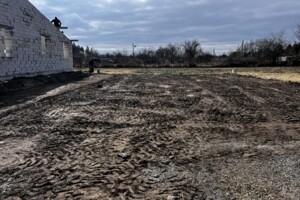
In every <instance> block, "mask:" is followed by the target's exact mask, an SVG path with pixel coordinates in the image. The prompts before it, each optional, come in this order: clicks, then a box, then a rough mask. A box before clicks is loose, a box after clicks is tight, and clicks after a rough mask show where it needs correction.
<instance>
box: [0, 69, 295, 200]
mask: <svg viewBox="0 0 300 200" xmlns="http://www.w3.org/2000/svg"><path fill="white" fill-rule="evenodd" d="M23 95H24V94H23ZM15 97H16V98H17V97H18V93H16V94H15ZM5 98H6V97H3V98H2V100H3V101H4V100H5ZM7 98H8V99H13V98H14V95H10V96H9V97H7ZM4 102H5V101H4ZM0 119H1V120H0V152H1V154H0V199H10V200H12V199H15V200H19V199H37V200H40V199H78V200H79V199H113V200H115V199H116V200H118V199H120V200H124V199H149V200H150V199H151V200H153V199H165V200H176V199H186V200H189V199H196V200H198V199H300V150H299V149H300V85H299V84H296V83H284V82H280V81H274V80H269V81H268V80H262V79H257V78H251V77H244V76H236V75H229V74H227V75H226V74H225V75H208V74H207V75H167V74H164V75H159V74H157V75H154V74H147V75H145V74H144V75H143V74H139V75H95V76H92V77H90V78H88V79H85V80H83V81H79V82H76V83H72V84H69V85H65V86H61V87H59V88H57V89H55V90H51V91H48V92H47V93H45V94H43V95H40V93H39V96H35V97H32V99H31V100H28V99H26V101H24V102H22V101H20V102H18V104H17V105H2V107H1V108H0Z"/></svg>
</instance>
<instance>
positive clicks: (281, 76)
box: [237, 72, 300, 83]
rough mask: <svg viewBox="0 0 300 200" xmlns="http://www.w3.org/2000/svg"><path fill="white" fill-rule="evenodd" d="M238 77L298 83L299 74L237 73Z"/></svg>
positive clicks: (299, 79)
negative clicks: (244, 76)
mask: <svg viewBox="0 0 300 200" xmlns="http://www.w3.org/2000/svg"><path fill="white" fill-rule="evenodd" d="M237 74H239V75H246V76H255V77H258V78H263V79H276V80H281V81H291V82H298V83H300V74H299V73H291V72H287V73H266V72H238V73H237Z"/></svg>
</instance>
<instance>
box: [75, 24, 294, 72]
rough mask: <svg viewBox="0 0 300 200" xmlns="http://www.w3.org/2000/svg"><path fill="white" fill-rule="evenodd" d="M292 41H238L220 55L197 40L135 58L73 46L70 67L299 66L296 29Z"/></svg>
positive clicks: (282, 35) (272, 38) (143, 51)
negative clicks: (233, 47)
mask: <svg viewBox="0 0 300 200" xmlns="http://www.w3.org/2000/svg"><path fill="white" fill-rule="evenodd" d="M294 35H295V38H296V41H294V42H290V41H288V40H287V39H285V33H284V32H278V33H275V34H270V35H269V36H267V37H265V38H261V39H257V40H250V41H242V43H241V44H240V45H238V47H237V49H236V50H234V51H232V52H229V53H227V54H225V53H224V54H223V55H216V54H215V53H214V52H208V51H204V50H203V49H202V48H201V44H200V42H199V41H198V40H196V39H194V40H187V41H184V42H182V43H180V44H178V43H170V44H168V45H166V46H161V47H159V48H156V49H154V48H143V49H141V50H139V51H138V52H136V53H135V54H131V55H129V54H128V53H127V52H113V53H106V54H100V53H99V52H97V51H96V50H95V49H93V48H90V47H86V48H84V47H81V46H79V45H75V44H73V57H74V67H86V66H87V65H88V62H89V61H90V60H91V59H94V60H95V61H96V63H97V65H99V67H100V66H101V67H200V66H215V67H238V66H241V67H243V66H245V67H247V66H276V65H291V66H292V65H298V66H299V65H300V25H297V26H296V29H295V32H294Z"/></svg>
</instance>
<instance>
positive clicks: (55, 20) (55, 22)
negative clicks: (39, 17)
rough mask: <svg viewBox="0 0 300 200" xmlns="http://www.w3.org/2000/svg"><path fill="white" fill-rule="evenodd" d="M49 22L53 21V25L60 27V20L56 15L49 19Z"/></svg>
mask: <svg viewBox="0 0 300 200" xmlns="http://www.w3.org/2000/svg"><path fill="white" fill-rule="evenodd" d="M51 23H53V24H54V26H56V27H57V28H59V27H61V22H60V20H59V19H58V18H57V17H55V18H54V19H53V20H52V21H51Z"/></svg>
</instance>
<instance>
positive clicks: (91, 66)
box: [89, 59, 95, 75]
mask: <svg viewBox="0 0 300 200" xmlns="http://www.w3.org/2000/svg"><path fill="white" fill-rule="evenodd" d="M89 67H90V68H89V74H90V75H92V74H93V73H94V67H95V61H94V60H93V59H91V60H90V62H89Z"/></svg>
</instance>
